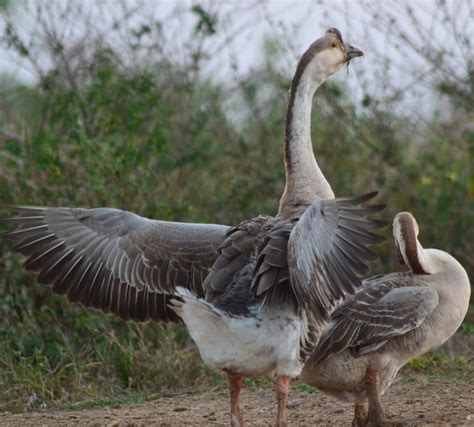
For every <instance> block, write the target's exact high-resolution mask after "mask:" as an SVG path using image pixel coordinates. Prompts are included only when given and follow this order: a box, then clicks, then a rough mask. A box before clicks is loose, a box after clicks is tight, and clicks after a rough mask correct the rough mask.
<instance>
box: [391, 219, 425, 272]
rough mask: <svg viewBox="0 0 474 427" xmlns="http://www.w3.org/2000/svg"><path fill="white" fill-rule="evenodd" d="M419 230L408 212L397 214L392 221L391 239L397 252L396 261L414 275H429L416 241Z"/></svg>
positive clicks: (420, 247) (419, 246)
mask: <svg viewBox="0 0 474 427" xmlns="http://www.w3.org/2000/svg"><path fill="white" fill-rule="evenodd" d="M419 233H420V228H419V226H418V223H417V222H416V219H415V217H414V216H413V215H412V214H411V213H410V212H399V213H397V214H396V215H395V218H394V219H393V237H394V239H395V246H396V247H397V250H398V259H399V261H400V262H401V263H402V264H406V265H407V266H408V267H410V269H411V271H412V272H413V273H415V274H429V272H428V271H429V269H428V268H427V266H425V265H424V264H425V262H424V250H423V247H422V246H421V243H420V242H419V241H418V234H419Z"/></svg>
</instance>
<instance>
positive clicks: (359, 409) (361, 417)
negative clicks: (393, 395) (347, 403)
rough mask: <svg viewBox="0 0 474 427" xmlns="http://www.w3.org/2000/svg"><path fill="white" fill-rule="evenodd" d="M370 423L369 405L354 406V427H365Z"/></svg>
mask: <svg viewBox="0 0 474 427" xmlns="http://www.w3.org/2000/svg"><path fill="white" fill-rule="evenodd" d="M367 421H368V413H367V405H365V404H356V405H354V419H353V420H352V427H365V426H366V425H367Z"/></svg>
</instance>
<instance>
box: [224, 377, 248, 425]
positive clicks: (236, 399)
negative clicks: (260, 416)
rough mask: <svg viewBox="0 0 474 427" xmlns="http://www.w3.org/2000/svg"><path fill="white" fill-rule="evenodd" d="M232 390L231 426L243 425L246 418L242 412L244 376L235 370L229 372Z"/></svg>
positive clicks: (230, 388) (230, 389)
mask: <svg viewBox="0 0 474 427" xmlns="http://www.w3.org/2000/svg"><path fill="white" fill-rule="evenodd" d="M227 379H228V380H229V391H230V425H231V427H243V426H244V419H243V418H242V415H241V413H240V390H242V388H243V386H244V383H243V382H242V377H241V376H240V375H238V374H235V373H233V372H227Z"/></svg>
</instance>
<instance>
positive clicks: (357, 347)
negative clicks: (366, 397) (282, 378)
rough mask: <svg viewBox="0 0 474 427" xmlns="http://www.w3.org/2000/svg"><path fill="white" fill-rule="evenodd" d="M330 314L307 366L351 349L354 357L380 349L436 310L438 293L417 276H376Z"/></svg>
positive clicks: (406, 274)
mask: <svg viewBox="0 0 474 427" xmlns="http://www.w3.org/2000/svg"><path fill="white" fill-rule="evenodd" d="M375 279H376V280H374V281H373V283H371V281H370V280H369V283H368V284H367V286H364V288H363V289H361V290H360V291H358V292H357V293H356V294H355V295H353V296H351V297H349V299H348V300H347V301H346V302H344V303H343V304H342V305H341V307H339V308H338V309H337V310H336V311H335V312H334V314H333V316H332V318H331V320H332V322H333V323H332V326H330V327H329V329H328V331H327V332H326V333H325V334H324V335H323V337H322V338H321V341H320V342H319V343H318V347H317V349H316V351H315V352H314V353H313V354H312V355H311V358H310V363H311V364H317V363H319V362H321V361H322V360H324V359H326V358H327V357H329V356H330V355H331V354H337V353H340V352H342V351H344V350H346V349H351V351H352V352H353V354H354V355H355V356H361V355H363V354H368V353H371V352H374V351H377V350H379V349H380V348H382V347H383V346H384V345H385V344H386V343H387V341H388V340H389V339H390V338H393V337H397V336H401V335H404V334H406V333H407V332H409V331H411V330H413V329H415V328H417V327H418V326H420V325H421V323H422V322H423V321H424V320H425V319H426V317H427V316H429V315H430V314H431V313H432V312H433V310H434V309H435V308H436V307H437V306H438V299H439V296H438V293H437V292H436V290H434V289H433V288H431V287H428V286H426V283H425V282H424V280H423V279H422V278H419V276H414V275H412V274H411V273H400V274H398V273H394V274H388V275H386V276H377V277H376V278H375Z"/></svg>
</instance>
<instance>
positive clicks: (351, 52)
mask: <svg viewBox="0 0 474 427" xmlns="http://www.w3.org/2000/svg"><path fill="white" fill-rule="evenodd" d="M345 48H346V58H347V60H348V61H350V60H351V59H353V58H357V57H358V56H362V55H363V54H364V52H362V51H361V50H360V49H357V48H355V47H354V46H351V45H349V44H345Z"/></svg>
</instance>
